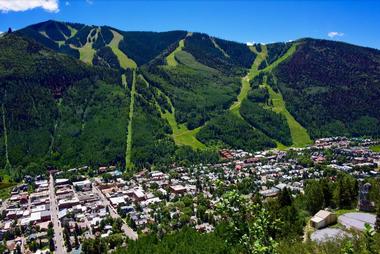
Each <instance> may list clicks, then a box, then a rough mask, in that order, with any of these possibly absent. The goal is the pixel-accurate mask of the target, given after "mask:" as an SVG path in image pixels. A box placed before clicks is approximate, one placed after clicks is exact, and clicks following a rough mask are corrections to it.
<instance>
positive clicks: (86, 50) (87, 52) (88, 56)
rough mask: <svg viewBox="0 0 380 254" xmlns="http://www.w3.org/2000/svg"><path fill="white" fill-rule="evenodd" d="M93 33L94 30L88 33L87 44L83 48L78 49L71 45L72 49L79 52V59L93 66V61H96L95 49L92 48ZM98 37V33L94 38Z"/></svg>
mask: <svg viewBox="0 0 380 254" xmlns="http://www.w3.org/2000/svg"><path fill="white" fill-rule="evenodd" d="M94 29H97V28H94ZM92 31H93V29H92V30H91V31H90V32H89V33H88V36H87V42H86V44H85V45H83V46H82V47H80V48H78V47H75V46H74V45H72V44H70V47H72V48H74V49H77V50H79V59H80V60H81V61H82V62H85V63H88V64H92V59H94V55H95V53H96V51H95V49H93V48H92V42H90V41H91V33H92ZM97 35H98V33H96V34H95V36H94V37H95V38H96V37H97ZM94 41H95V40H94Z"/></svg>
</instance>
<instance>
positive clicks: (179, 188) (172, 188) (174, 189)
mask: <svg viewBox="0 0 380 254" xmlns="http://www.w3.org/2000/svg"><path fill="white" fill-rule="evenodd" d="M170 191H171V192H173V193H175V194H183V193H185V192H186V188H185V187H184V186H183V185H180V184H178V185H172V186H170Z"/></svg>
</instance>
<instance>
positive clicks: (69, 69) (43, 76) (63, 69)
mask: <svg viewBox="0 0 380 254" xmlns="http://www.w3.org/2000/svg"><path fill="white" fill-rule="evenodd" d="M0 79H1V87H0V93H1V94H0V102H1V106H2V112H1V113H2V121H1V128H0V135H1V138H0V139H1V141H0V153H1V156H0V158H1V161H0V163H1V167H5V165H6V163H7V160H8V162H9V164H10V165H12V166H14V165H22V166H24V167H26V168H27V167H30V168H33V170H35V169H36V168H38V167H39V166H40V165H41V164H42V165H51V166H54V165H55V164H59V165H62V164H66V165H72V166H74V165H81V164H84V163H89V162H91V161H97V162H99V163H111V162H112V161H115V160H117V159H118V158H119V157H122V156H123V155H124V151H125V148H124V145H125V144H124V142H123V141H124V140H125V135H126V131H125V130H126V127H125V126H126V124H127V123H128V114H127V113H126V112H125V108H127V107H128V105H129V93H128V92H127V91H125V89H123V88H122V86H121V79H120V75H119V73H118V72H117V71H115V70H112V69H109V68H106V69H105V68H94V67H91V66H88V65H86V64H84V63H81V62H79V61H77V60H75V59H73V58H71V57H68V56H65V55H62V54H57V53H55V52H54V51H51V50H49V49H47V48H45V47H44V46H42V45H40V44H37V43H35V42H33V41H30V40H29V39H24V38H22V37H19V36H16V35H13V34H10V35H6V36H4V37H3V38H1V39H0ZM10 165H8V166H10Z"/></svg>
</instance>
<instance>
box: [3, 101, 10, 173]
mask: <svg viewBox="0 0 380 254" xmlns="http://www.w3.org/2000/svg"><path fill="white" fill-rule="evenodd" d="M5 110H6V109H5V105H4V103H3V104H1V112H2V114H1V115H2V120H3V122H2V123H3V133H4V147H5V163H6V166H5V167H6V168H9V167H10V166H11V163H10V162H9V153H8V132H7V124H6V122H7V120H6V119H5V118H6V114H5Z"/></svg>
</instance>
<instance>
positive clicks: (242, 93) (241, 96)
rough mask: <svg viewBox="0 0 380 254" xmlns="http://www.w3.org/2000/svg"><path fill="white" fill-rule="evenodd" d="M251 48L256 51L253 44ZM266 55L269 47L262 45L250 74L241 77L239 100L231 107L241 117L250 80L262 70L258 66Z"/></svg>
mask: <svg viewBox="0 0 380 254" xmlns="http://www.w3.org/2000/svg"><path fill="white" fill-rule="evenodd" d="M250 49H251V50H252V51H253V52H255V50H256V49H254V48H253V46H251V47H250ZM256 52H257V51H256ZM266 57H267V48H266V47H265V45H261V52H260V53H258V55H257V56H256V58H255V61H254V62H253V64H252V66H251V69H250V70H249V72H248V74H247V75H246V76H245V77H243V78H242V79H241V89H240V93H239V95H238V96H237V101H235V102H234V104H232V105H231V107H230V111H231V112H232V113H234V114H236V115H238V116H239V117H241V115H240V112H239V111H240V106H241V103H242V101H243V100H244V99H245V98H247V95H248V92H249V90H250V88H251V87H250V85H249V81H250V80H251V79H253V78H254V77H256V76H257V75H258V74H259V73H260V71H258V68H259V66H260V64H261V62H262V61H264V60H265V58H266Z"/></svg>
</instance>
